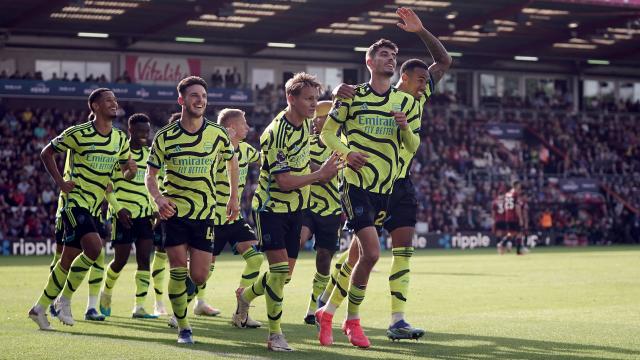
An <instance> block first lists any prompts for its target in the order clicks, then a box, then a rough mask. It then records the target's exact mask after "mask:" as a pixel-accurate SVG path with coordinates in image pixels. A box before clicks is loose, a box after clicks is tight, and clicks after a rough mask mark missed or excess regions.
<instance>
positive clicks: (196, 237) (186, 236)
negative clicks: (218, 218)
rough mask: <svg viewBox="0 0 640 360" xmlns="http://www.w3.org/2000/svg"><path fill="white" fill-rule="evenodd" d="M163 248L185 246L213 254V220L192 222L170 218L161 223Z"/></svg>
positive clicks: (191, 220)
mask: <svg viewBox="0 0 640 360" xmlns="http://www.w3.org/2000/svg"><path fill="white" fill-rule="evenodd" d="M160 225H161V226H162V240H163V243H162V245H163V247H165V248H168V247H172V246H178V245H183V244H187V245H189V246H190V247H192V248H194V249H198V250H202V251H206V252H213V220H193V219H186V218H179V217H175V216H174V217H170V218H169V219H168V220H165V221H163V222H162V223H161V224H160Z"/></svg>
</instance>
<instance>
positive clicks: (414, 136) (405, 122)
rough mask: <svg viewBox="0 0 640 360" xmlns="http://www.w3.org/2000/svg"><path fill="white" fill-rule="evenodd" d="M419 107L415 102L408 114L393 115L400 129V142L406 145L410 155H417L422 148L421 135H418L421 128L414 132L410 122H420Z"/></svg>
mask: <svg viewBox="0 0 640 360" xmlns="http://www.w3.org/2000/svg"><path fill="white" fill-rule="evenodd" d="M418 106H419V105H418V103H417V102H416V101H415V100H413V102H412V105H411V108H410V109H409V111H408V113H407V114H405V113H404V112H397V113H393V117H394V119H395V120H396V124H398V126H399V127H400V140H401V141H402V145H404V147H405V149H407V151H409V152H410V153H415V152H416V151H417V150H418V147H419V146H420V135H418V131H419V126H418V128H417V131H414V130H413V129H411V126H409V120H411V122H412V123H415V121H418V122H419V121H420V119H419V116H420V115H419V112H418Z"/></svg>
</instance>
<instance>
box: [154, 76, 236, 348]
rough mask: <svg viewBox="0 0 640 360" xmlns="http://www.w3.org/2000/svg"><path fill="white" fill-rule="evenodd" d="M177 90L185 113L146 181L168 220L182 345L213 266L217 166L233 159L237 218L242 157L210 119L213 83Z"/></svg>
mask: <svg viewBox="0 0 640 360" xmlns="http://www.w3.org/2000/svg"><path fill="white" fill-rule="evenodd" d="M177 88H178V94H179V96H178V104H180V105H181V106H182V116H181V118H180V120H178V121H175V122H173V123H171V124H168V125H166V126H165V127H163V128H162V129H160V130H159V131H158V133H157V134H156V136H155V139H154V140H153V145H152V147H151V152H150V154H149V160H148V162H147V164H148V165H149V166H147V174H146V176H145V184H146V186H147V190H148V191H149V194H150V195H151V197H152V198H153V200H154V202H155V203H156V207H157V209H158V212H159V214H160V217H161V219H162V220H163V222H162V224H161V225H162V226H163V239H164V247H165V249H166V251H167V255H168V257H169V264H170V270H169V273H170V279H169V299H170V301H171V307H172V308H173V314H174V316H175V317H176V319H177V321H178V343H181V344H192V343H193V334H192V331H191V327H190V326H189V320H188V319H187V307H188V302H189V301H190V300H191V299H192V296H194V295H195V293H196V291H197V286H200V285H202V284H203V283H204V282H205V281H206V280H207V277H208V275H209V268H210V265H211V252H212V250H213V236H214V234H213V218H214V213H215V208H216V199H215V197H216V194H215V184H214V182H215V179H214V173H215V165H216V161H218V160H220V161H225V162H226V163H227V167H228V171H229V178H230V179H229V184H231V186H230V197H229V203H228V204H227V206H226V216H227V218H228V219H230V220H233V219H235V218H236V217H237V216H238V213H239V210H240V209H239V205H238V160H237V157H236V156H234V152H233V145H232V144H231V140H230V139H229V135H228V134H227V131H226V130H225V128H224V127H222V126H220V125H218V124H216V123H215V122H213V121H209V120H208V119H206V118H205V117H204V113H205V109H206V107H207V83H206V82H205V81H204V80H203V79H202V78H200V77H197V76H189V77H186V78H184V79H182V80H181V81H180V83H178V87H177ZM219 158H220V159H219ZM162 167H164V170H165V176H164V179H163V183H164V188H165V190H164V192H163V193H160V190H159V189H158V181H157V174H158V171H159V170H160V169H161V168H162ZM187 257H188V258H189V269H187Z"/></svg>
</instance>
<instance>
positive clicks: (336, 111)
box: [320, 99, 369, 170]
mask: <svg viewBox="0 0 640 360" xmlns="http://www.w3.org/2000/svg"><path fill="white" fill-rule="evenodd" d="M345 100H348V102H350V100H351V99H345ZM348 113H349V105H348V103H347V101H342V100H336V101H335V102H334V104H333V108H332V109H331V111H330V112H329V115H328V117H327V120H326V122H325V123H324V126H323V127H322V131H321V132H320V139H322V141H323V142H324V143H325V144H326V145H327V146H328V147H329V148H330V149H331V150H333V151H334V152H337V153H338V154H339V155H341V156H342V157H343V158H346V159H347V162H348V163H349V165H350V166H351V167H352V168H354V169H355V170H359V169H360V168H361V167H363V166H364V165H365V164H366V163H367V158H368V157H369V155H367V154H365V153H362V152H358V151H353V150H351V149H350V148H349V146H347V145H346V144H345V143H343V142H342V141H341V140H340V138H339V137H338V130H339V129H340V126H341V124H343V123H344V122H345V121H346V119H347V115H348Z"/></svg>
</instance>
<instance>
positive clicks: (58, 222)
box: [55, 216, 64, 251]
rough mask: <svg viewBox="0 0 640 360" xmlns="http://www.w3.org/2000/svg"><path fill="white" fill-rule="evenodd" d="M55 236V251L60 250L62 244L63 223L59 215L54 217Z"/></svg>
mask: <svg viewBox="0 0 640 360" xmlns="http://www.w3.org/2000/svg"><path fill="white" fill-rule="evenodd" d="M55 238H56V249H57V251H60V250H62V247H63V246H64V224H63V223H62V217H61V216H59V217H57V218H56V232H55Z"/></svg>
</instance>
